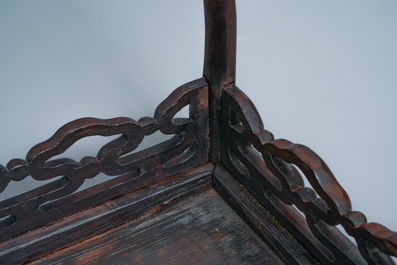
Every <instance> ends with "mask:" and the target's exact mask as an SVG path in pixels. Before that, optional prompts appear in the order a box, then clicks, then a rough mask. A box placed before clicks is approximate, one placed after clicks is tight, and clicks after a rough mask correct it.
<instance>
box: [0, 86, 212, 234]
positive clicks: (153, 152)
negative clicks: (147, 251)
mask: <svg viewBox="0 0 397 265" xmlns="http://www.w3.org/2000/svg"><path fill="white" fill-rule="evenodd" d="M186 105H189V117H186V118H174V116H175V115H176V114H177V113H178V112H179V111H180V110H181V109H182V108H183V107H185V106H186ZM208 120H209V118H208V88H207V84H206V83H205V81H204V79H198V80H195V81H192V82H190V83H187V84H185V85H183V86H181V87H179V88H177V89H176V90H175V91H174V92H173V93H171V95H170V96H169V97H168V98H167V99H166V100H165V101H163V102H162V103H161V104H160V105H159V106H158V107H157V109H156V111H155V114H154V117H153V118H150V117H143V118H141V119H140V120H139V121H135V120H133V119H130V118H124V117H121V118H114V119H108V120H101V119H95V118H83V119H78V120H75V121H72V122H70V123H68V124H66V125H64V126H62V127H61V128H60V129H59V130H58V131H57V132H56V133H55V134H54V135H53V136H52V137H51V138H50V139H48V140H47V141H45V142H42V143H40V144H38V145H36V146H34V147H33V148H32V149H31V150H30V151H29V152H28V154H27V156H26V160H23V159H13V160H11V161H10V162H9V163H8V164H7V166H6V167H4V166H1V165H0V192H1V191H3V190H4V189H5V188H6V187H7V185H8V183H9V182H10V181H19V180H22V179H24V178H25V177H27V176H31V177H32V178H33V179H35V180H38V181H40V180H51V179H54V181H53V182H51V183H49V184H46V185H44V186H41V187H39V188H37V189H34V190H32V191H30V192H27V193H25V194H22V195H18V196H16V197H13V198H10V199H8V200H4V201H2V202H0V241H2V240H5V239H8V238H10V237H13V236H16V235H17V234H21V233H23V232H26V231H29V230H30V229H33V228H37V227H39V226H40V225H44V224H47V223H49V222H52V221H55V220H58V219H60V218H63V217H65V216H68V215H70V214H72V213H75V212H78V211H81V210H84V209H87V208H90V207H93V206H95V205H99V204H101V203H103V202H104V201H106V200H109V199H112V198H115V197H118V196H120V195H122V194H126V193H128V192H132V191H134V190H137V189H140V188H142V187H145V186H148V185H150V184H153V183H156V182H158V181H160V180H162V179H164V178H166V177H168V176H171V175H174V174H176V173H178V172H181V171H183V170H186V169H188V168H191V167H194V166H196V165H199V164H203V163H206V162H207V161H208V157H207V156H208V148H209V147H208ZM156 131H161V132H162V133H163V134H167V135H174V136H173V137H172V138H171V139H169V140H167V141H165V142H163V143H160V144H158V145H155V146H153V147H150V148H147V149H145V150H142V151H139V152H135V153H134V152H133V151H134V150H135V149H136V148H137V147H138V146H139V144H140V143H141V142H142V140H143V139H144V137H145V136H147V135H151V134H153V133H154V132H156ZM95 135H102V136H113V135H120V136H119V137H118V138H117V139H115V140H113V141H110V142H109V143H107V144H105V145H104V146H103V147H102V148H101V149H100V150H99V152H98V154H97V155H96V157H91V156H86V157H84V158H82V159H81V160H80V161H79V162H77V161H74V160H72V159H69V158H59V159H52V158H53V157H55V156H57V155H59V154H62V153H63V152H65V151H66V150H67V149H68V148H70V147H71V146H72V145H73V144H74V143H75V142H77V141H78V140H80V139H82V138H84V137H90V136H95ZM99 173H104V174H106V175H108V176H113V178H110V180H108V181H106V182H104V183H101V184H98V185H96V186H94V187H90V188H88V189H85V190H83V191H79V192H76V191H77V190H78V188H79V187H80V186H81V185H82V184H83V183H84V181H85V180H86V179H89V178H94V177H95V176H97V175H98V174H99ZM55 210H56V211H55Z"/></svg>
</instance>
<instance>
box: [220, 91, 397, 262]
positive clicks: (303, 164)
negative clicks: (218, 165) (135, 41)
mask: <svg viewBox="0 0 397 265" xmlns="http://www.w3.org/2000/svg"><path fill="white" fill-rule="evenodd" d="M222 106H223V109H222V115H223V120H222V124H223V129H222V133H223V134H222V136H223V137H222V140H223V142H222V152H223V155H222V164H223V165H224V166H225V167H226V168H227V169H228V170H230V171H231V172H233V174H234V175H235V176H236V177H237V179H238V180H239V181H240V182H241V183H242V184H243V185H244V186H245V187H246V188H247V189H248V190H249V191H250V192H251V193H252V194H253V195H254V196H255V197H256V198H258V200H259V201H260V202H261V203H262V204H263V205H264V206H265V207H266V208H267V209H269V210H270V211H271V212H272V214H273V215H274V216H275V217H277V218H278V220H279V221H280V222H281V223H282V224H283V225H284V226H285V227H286V228H287V229H288V230H289V231H290V232H291V233H292V234H293V235H294V236H295V237H296V238H298V240H299V241H301V242H302V243H303V244H304V245H305V247H306V248H307V249H308V250H309V251H310V252H312V253H313V255H315V257H316V258H317V259H318V260H319V261H320V262H321V263H323V264H335V263H340V264H365V261H364V259H365V260H366V261H367V262H368V263H370V264H394V263H393V261H392V260H391V259H390V258H389V256H388V255H393V256H396V254H397V253H396V252H397V233H394V232H392V231H390V230H388V229H387V228H385V227H383V226H381V225H379V224H374V223H371V224H367V221H366V218H365V216H364V215H363V214H362V213H360V212H355V211H352V210H351V203H350V199H349V197H348V195H347V194H346V192H345V191H344V189H343V188H342V187H341V186H340V185H339V183H338V182H337V181H336V179H335V177H334V176H333V174H332V173H331V171H330V170H329V168H328V166H327V165H326V164H325V162H324V161H322V159H321V158H320V157H319V156H318V155H317V154H315V153H314V152H313V151H312V150H310V149H309V148H307V147H305V146H303V145H297V144H292V143H291V142H289V141H287V140H283V139H280V140H274V138H273V135H272V134H271V133H269V132H268V131H266V130H264V129H263V125H262V122H261V119H260V117H259V115H258V114H257V112H256V109H255V107H254V106H253V104H252V102H251V101H250V100H249V99H248V97H247V96H246V95H245V94H244V93H243V92H241V91H240V90H239V89H238V88H237V87H230V88H226V89H225V91H224V93H223V103H222ZM301 173H302V174H301ZM303 177H305V178H307V180H308V181H309V182H310V184H311V186H312V188H311V187H305V185H304V181H303ZM283 205H284V206H283ZM289 205H294V206H295V207H297V209H299V211H300V212H301V213H302V214H303V217H304V218H299V217H298V216H299V214H300V213H299V212H298V210H297V209H295V208H292V207H286V206H289ZM294 212H295V213H294ZM336 225H342V227H343V228H344V229H345V231H346V232H347V233H348V234H349V235H350V236H352V237H353V238H355V241H356V244H357V246H358V248H357V247H356V246H355V245H354V244H353V243H351V242H350V241H349V240H348V239H347V238H346V237H345V236H344V235H343V234H342V233H341V232H340V231H339V230H338V229H337V228H336V227H335V226H336ZM308 228H309V229H308ZM363 258H364V259H363Z"/></svg>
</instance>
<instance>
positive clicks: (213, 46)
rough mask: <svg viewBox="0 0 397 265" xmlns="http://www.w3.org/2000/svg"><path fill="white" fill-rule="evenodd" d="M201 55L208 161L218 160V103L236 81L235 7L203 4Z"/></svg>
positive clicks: (221, 0)
mask: <svg viewBox="0 0 397 265" xmlns="http://www.w3.org/2000/svg"><path fill="white" fill-rule="evenodd" d="M204 13H205V52H204V70H203V76H204V77H205V79H206V81H207V83H208V85H209V104H210V106H209V110H210V161H211V162H212V163H218V162H219V161H220V158H221V122H222V121H221V109H222V107H221V102H222V101H221V99H222V91H223V89H224V88H225V87H227V86H230V85H232V84H234V82H235V79H236V36H237V35H236V27H237V26H236V4H235V1H234V0H204Z"/></svg>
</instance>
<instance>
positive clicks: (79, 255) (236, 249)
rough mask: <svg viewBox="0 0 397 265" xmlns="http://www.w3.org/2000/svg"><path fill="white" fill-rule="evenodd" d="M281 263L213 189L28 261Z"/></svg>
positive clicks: (89, 262)
mask: <svg viewBox="0 0 397 265" xmlns="http://www.w3.org/2000/svg"><path fill="white" fill-rule="evenodd" d="M60 263H67V264H273V265H276V264H283V263H281V262H280V260H279V259H278V258H277V256H275V255H274V253H273V252H272V251H271V250H270V249H269V248H268V247H267V246H266V245H265V244H264V243H263V242H262V241H261V240H260V239H259V238H258V237H257V236H256V235H255V233H254V232H253V231H252V230H251V229H250V228H249V227H248V226H247V225H246V224H245V223H244V222H243V221H242V220H241V219H240V218H239V217H238V215H237V214H236V213H235V212H234V211H233V210H232V209H231V208H230V207H229V206H228V205H227V204H226V203H225V202H224V201H223V200H222V198H220V197H219V195H218V194H217V193H216V192H215V191H214V190H212V189H211V190H208V191H206V192H203V193H200V194H197V195H194V194H192V196H190V197H188V198H186V199H185V200H183V201H180V202H179V203H176V204H174V205H172V206H171V207H163V208H162V209H161V210H158V211H155V212H152V213H150V214H147V215H145V216H142V217H141V218H139V219H138V220H134V221H132V222H129V223H127V224H125V225H123V226H120V227H117V228H115V229H113V230H111V231H108V232H106V233H104V234H101V235H98V236H96V237H94V238H91V239H90V240H87V241H84V242H82V243H80V244H76V245H74V246H71V247H69V248H66V249H64V250H61V251H58V252H56V253H54V254H52V255H49V256H47V257H43V258H41V259H40V260H37V261H35V262H33V263H32V264H60Z"/></svg>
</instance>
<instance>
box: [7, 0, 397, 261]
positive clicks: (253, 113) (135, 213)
mask: <svg viewBox="0 0 397 265" xmlns="http://www.w3.org/2000/svg"><path fill="white" fill-rule="evenodd" d="M204 11H205V31H206V37H205V56H204V70H203V77H202V78H200V79H197V80H194V81H192V82H189V83H187V84H185V85H182V86H181V87H179V88H177V89H176V90H175V91H174V92H172V93H171V95H170V96H169V97H168V98H167V99H165V100H164V101H163V102H162V103H161V104H160V105H159V106H158V107H157V109H156V111H155V114H154V117H153V118H152V117H143V118H141V119H139V120H138V121H135V120H133V119H130V118H125V117H120V118H114V119H108V120H102V119H95V118H83V119H78V120H75V121H72V122H70V123H68V124H66V125H64V126H63V127H61V128H60V129H59V130H58V131H57V132H56V133H55V134H54V135H53V136H52V137H51V138H50V139H48V140H47V141H45V142H43V143H40V144H38V145H36V146H34V147H33V148H32V149H31V150H30V151H29V152H28V154H27V156H26V159H13V160H11V161H10V162H9V163H8V164H7V165H6V166H5V167H4V166H2V165H0V192H1V191H3V190H4V189H5V188H6V187H7V186H8V184H9V183H10V182H11V181H19V180H22V179H24V178H26V177H28V176H31V177H32V178H33V179H35V180H37V181H42V180H51V181H52V182H50V183H49V184H45V185H43V186H41V187H39V188H37V189H34V190H31V191H29V192H27V193H24V194H20V195H18V196H15V197H13V198H10V199H7V200H4V201H2V202H0V264H18V263H24V262H34V263H35V264H39V263H49V264H58V263H60V262H62V263H76V264H83V263H90V264H91V263H106V264H107V263H110V262H111V263H115V262H116V263H134V264H137V263H144V264H178V263H179V264H187V263H203V264H213V263H217V264H242V263H249V264H281V263H283V262H284V263H285V264H394V263H393V261H392V259H391V258H390V256H394V257H396V256H397V233H395V232H393V231H390V230H389V229H387V228H386V227H384V226H382V225H380V224H377V223H367V220H366V217H365V215H364V214H362V213H361V212H357V211H353V210H352V206H351V202H350V199H349V197H348V195H347V193H346V192H345V190H344V189H343V188H342V187H341V185H340V184H339V183H338V182H337V180H336V178H335V177H334V175H333V174H332V172H331V171H330V169H329V168H328V166H327V165H326V164H325V162H324V161H323V160H322V159H321V158H320V157H319V156H318V155H317V154H316V153H315V152H313V151H312V150H311V149H309V148H308V147H306V146H303V145H299V144H293V143H291V142H289V141H287V140H284V139H277V140H276V139H275V138H274V136H273V135H272V133H271V132H269V131H267V130H266V129H265V128H264V126H263V123H262V120H261V118H260V116H259V114H258V112H257V110H256V108H255V106H254V105H253V104H252V102H251V101H250V100H249V98H248V97H247V96H246V95H245V94H244V93H243V92H242V91H241V90H240V89H238V88H237V87H236V86H235V66H236V65H235V64H236V7H235V2H234V1H233V0H204ZM187 105H188V106H189V116H188V117H185V118H175V116H176V114H177V113H178V112H179V111H180V110H181V109H182V108H184V107H185V106H187ZM155 132H161V133H163V134H166V135H171V136H172V138H171V139H169V140H167V141H164V142H162V143H160V144H157V145H154V146H152V147H150V148H147V149H145V150H142V151H138V152H135V150H136V148H137V147H138V146H139V145H140V144H141V142H142V141H143V139H144V137H146V136H149V135H151V134H153V133H155ZM96 135H102V136H115V135H118V136H119V137H118V138H117V139H115V140H112V141H110V142H109V143H107V144H105V145H104V146H103V147H102V148H100V150H99V152H98V154H97V155H96V156H95V157H91V156H87V157H84V158H82V159H81V160H80V161H74V160H72V159H69V158H58V156H59V155H61V154H62V153H63V152H65V151H66V150H67V149H69V148H70V147H71V146H72V145H74V144H75V143H76V142H77V141H79V140H80V139H82V138H85V137H91V136H96ZM100 173H103V174H105V175H107V176H108V177H109V180H107V181H105V182H103V183H100V184H97V185H94V186H92V187H89V188H81V187H84V186H83V183H84V182H85V181H86V180H87V179H90V178H95V177H96V176H98V175H99V174H100ZM304 179H306V180H308V182H309V183H310V185H309V187H307V186H305V182H304ZM211 185H213V186H214V189H215V190H216V191H218V192H219V194H220V195H221V196H222V198H223V199H224V200H225V201H226V202H227V203H228V204H229V205H230V206H231V207H232V209H233V210H234V211H235V212H233V211H232V210H231V209H230V208H228V207H227V206H226V204H225V202H224V201H222V200H221V199H220V196H218V195H217V194H216V193H215V192H214V190H212V189H210V186H211ZM80 189H81V190H80ZM235 213H237V214H238V215H240V216H241V217H242V218H243V219H244V221H245V222H246V224H248V226H249V227H250V228H249V227H248V226H247V225H246V224H245V223H244V222H242V220H240V219H239V218H238V217H237V215H236V214H235ZM337 226H340V227H342V229H344V230H345V232H346V233H347V234H349V235H350V236H351V237H352V238H353V239H354V241H355V242H352V241H350V240H349V239H348V238H347V237H346V236H345V235H344V234H343V233H342V232H341V231H339V230H338V227H337Z"/></svg>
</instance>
